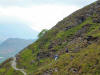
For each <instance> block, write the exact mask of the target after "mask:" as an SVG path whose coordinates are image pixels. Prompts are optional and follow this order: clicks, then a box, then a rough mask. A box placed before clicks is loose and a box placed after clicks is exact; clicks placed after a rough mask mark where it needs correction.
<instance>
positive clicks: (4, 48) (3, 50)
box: [0, 38, 36, 60]
mask: <svg viewBox="0 0 100 75" xmlns="http://www.w3.org/2000/svg"><path fill="white" fill-rule="evenodd" d="M35 40H36V39H34V40H25V39H19V38H9V39H7V40H5V41H4V42H3V43H1V44H0V57H4V58H2V59H3V60H4V59H6V58H8V57H11V56H14V55H15V54H16V53H18V52H19V51H21V50H22V49H23V48H25V47H27V46H28V45H29V44H31V43H33V42H34V41H35Z"/></svg>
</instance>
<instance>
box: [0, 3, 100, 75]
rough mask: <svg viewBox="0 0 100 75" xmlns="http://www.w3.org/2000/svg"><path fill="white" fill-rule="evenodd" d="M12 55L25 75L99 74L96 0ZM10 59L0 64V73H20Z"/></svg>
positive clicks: (99, 11)
mask: <svg viewBox="0 0 100 75" xmlns="http://www.w3.org/2000/svg"><path fill="white" fill-rule="evenodd" d="M66 49H68V52H66ZM56 54H57V55H58V56H59V58H58V59H57V60H56V61H55V60H54V56H55V55H56ZM16 58H17V59H16V63H17V68H21V69H24V71H25V72H26V73H27V75H100V1H97V2H94V3H92V4H90V5H88V6H86V7H84V8H82V9H80V10H78V11H76V12H74V13H72V14H71V15H69V16H68V17H66V18H64V19H63V20H62V21H60V22H58V23H57V24H56V25H55V26H54V27H53V28H52V29H50V30H48V32H46V33H45V34H44V36H42V37H41V38H39V39H38V40H37V41H36V42H35V43H33V44H31V45H30V46H28V47H27V48H25V49H24V50H23V51H21V52H20V53H19V54H18V55H16ZM12 60H13V59H12V58H10V59H8V60H6V61H5V62H4V63H2V64H1V65H0V75H23V74H22V73H21V72H19V71H16V70H14V69H13V68H12V67H11V61H12Z"/></svg>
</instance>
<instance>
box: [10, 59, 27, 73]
mask: <svg viewBox="0 0 100 75" xmlns="http://www.w3.org/2000/svg"><path fill="white" fill-rule="evenodd" d="M11 66H12V68H13V69H15V70H17V71H20V72H22V73H23V75H27V73H26V72H25V71H24V69H19V68H17V67H16V57H13V61H12V62H11Z"/></svg>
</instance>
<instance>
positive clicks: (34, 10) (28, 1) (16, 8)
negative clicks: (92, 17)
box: [0, 0, 96, 32]
mask: <svg viewBox="0 0 100 75" xmlns="http://www.w3.org/2000/svg"><path fill="white" fill-rule="evenodd" d="M94 1H96V0H0V27H2V25H7V23H9V27H12V26H14V23H15V25H16V21H17V22H19V25H21V24H23V25H27V26H28V27H30V28H32V29H33V30H34V31H36V32H40V31H41V30H42V29H45V28H46V29H50V28H51V27H53V26H54V25H55V24H56V23H57V22H58V21H60V20H62V19H63V18H64V17H66V16H68V15H69V14H71V13H72V12H74V11H76V10H78V9H80V8H82V7H84V6H85V5H88V4H90V3H92V2H94ZM1 22H2V24H1ZM12 22H13V24H12ZM20 22H21V24H20ZM6 31H7V29H6ZM12 32H13V31H12Z"/></svg>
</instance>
